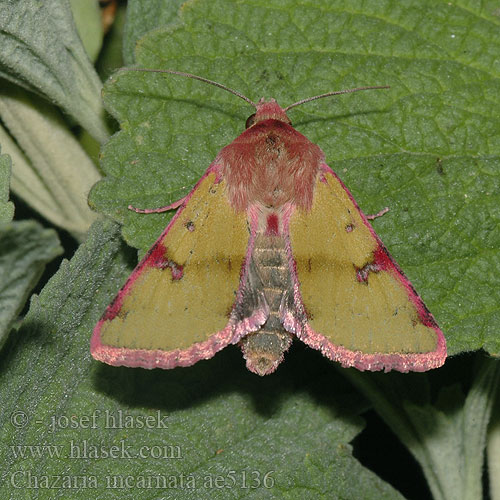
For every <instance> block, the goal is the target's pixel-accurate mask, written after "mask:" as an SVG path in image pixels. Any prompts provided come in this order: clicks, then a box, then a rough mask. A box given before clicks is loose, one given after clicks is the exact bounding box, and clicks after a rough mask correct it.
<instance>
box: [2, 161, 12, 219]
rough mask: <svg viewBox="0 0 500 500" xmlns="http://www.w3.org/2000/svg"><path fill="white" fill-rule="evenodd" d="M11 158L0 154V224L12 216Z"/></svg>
mask: <svg viewBox="0 0 500 500" xmlns="http://www.w3.org/2000/svg"><path fill="white" fill-rule="evenodd" d="M11 164H12V162H11V159H10V158H9V156H8V155H2V154H0V224H2V223H4V222H10V221H11V220H12V217H13V216H14V204H13V203H12V202H11V201H9V185H10V175H11Z"/></svg>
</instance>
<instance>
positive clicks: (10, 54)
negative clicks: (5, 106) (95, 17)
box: [0, 0, 108, 142]
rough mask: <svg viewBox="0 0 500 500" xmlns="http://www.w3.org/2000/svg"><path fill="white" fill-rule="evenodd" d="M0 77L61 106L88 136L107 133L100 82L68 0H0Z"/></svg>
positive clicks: (102, 137) (98, 135) (99, 138)
mask: <svg viewBox="0 0 500 500" xmlns="http://www.w3.org/2000/svg"><path fill="white" fill-rule="evenodd" d="M0 47H2V50H1V51H0V77H3V78H6V79H7V80H10V81H12V82H14V83H16V84H18V85H21V86H22V87H25V88H26V89H28V90H31V91H33V92H36V93H39V94H42V95H43V96H45V97H46V98H48V99H49V100H51V101H52V102H54V103H56V104H57V105H59V106H61V107H62V108H63V109H64V110H65V111H66V112H67V113H69V114H70V115H72V116H73V117H74V118H75V120H77V122H78V123H80V124H81V125H82V126H83V127H84V128H86V129H87V130H88V131H89V132H90V133H91V134H92V136H93V137H94V138H96V139H97V140H99V141H100V142H103V141H105V140H106V139H107V137H108V131H107V126H106V123H105V121H104V111H103V108H102V103H101V98H100V90H101V82H100V81H99V77H98V76H97V73H96V72H95V70H94V68H93V67H92V65H91V64H90V61H89V59H88V57H87V54H86V53H85V49H84V48H83V45H82V43H81V41H80V38H79V37H78V33H77V31H76V28H75V25H74V22H73V18H72V15H71V9H70V7H69V2H68V0H62V1H61V0H44V1H43V2H39V1H37V0H23V1H22V2H11V1H9V0H0Z"/></svg>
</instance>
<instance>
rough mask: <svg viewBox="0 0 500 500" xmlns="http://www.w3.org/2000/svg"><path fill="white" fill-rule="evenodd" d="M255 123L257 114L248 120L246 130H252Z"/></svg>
mask: <svg viewBox="0 0 500 500" xmlns="http://www.w3.org/2000/svg"><path fill="white" fill-rule="evenodd" d="M254 123H255V113H254V114H253V115H250V116H249V117H248V118H247V122H246V123H245V128H250V127H251V126H252V125H253V124H254Z"/></svg>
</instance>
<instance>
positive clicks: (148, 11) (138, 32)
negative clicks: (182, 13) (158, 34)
mask: <svg viewBox="0 0 500 500" xmlns="http://www.w3.org/2000/svg"><path fill="white" fill-rule="evenodd" d="M185 2H186V0H170V1H169V2H166V3H165V2H164V1H163V0H148V1H146V2H145V1H144V0H130V1H129V2H128V3H127V23H126V25H125V33H124V38H123V59H124V60H125V63H126V64H127V65H131V64H134V61H135V47H136V44H137V42H138V41H139V40H140V39H141V38H142V36H143V35H145V34H146V33H147V32H148V31H151V30H153V29H155V28H158V27H165V26H168V25H169V24H171V23H173V22H175V21H177V20H178V12H179V9H180V7H181V5H182V4H183V3H185Z"/></svg>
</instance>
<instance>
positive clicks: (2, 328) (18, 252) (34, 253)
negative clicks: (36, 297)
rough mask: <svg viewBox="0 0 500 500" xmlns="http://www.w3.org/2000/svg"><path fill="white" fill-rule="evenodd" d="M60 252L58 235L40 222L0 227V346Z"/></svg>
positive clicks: (17, 222) (21, 222)
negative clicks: (44, 273)
mask: <svg viewBox="0 0 500 500" xmlns="http://www.w3.org/2000/svg"><path fill="white" fill-rule="evenodd" d="M61 253H62V248H61V246H60V245H59V238H58V237H57V233H56V232H55V231H54V230H52V229H44V228H43V227H42V226H41V225H40V224H39V223H38V222H35V221H30V220H28V221H15V222H9V223H4V224H0V347H1V346H2V345H3V344H4V342H5V340H6V338H7V335H8V334H9V332H10V330H11V327H12V325H13V323H14V322H15V320H16V319H17V315H18V314H19V312H20V311H21V309H22V308H23V306H24V304H25V302H26V299H27V298H28V297H29V294H30V292H31V290H32V289H33V287H34V286H35V285H36V284H37V282H38V280H39V278H40V276H41V275H42V272H43V270H44V269H45V264H47V263H48V262H50V261H51V260H52V259H54V258H55V257H57V256H58V255H60V254H61Z"/></svg>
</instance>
